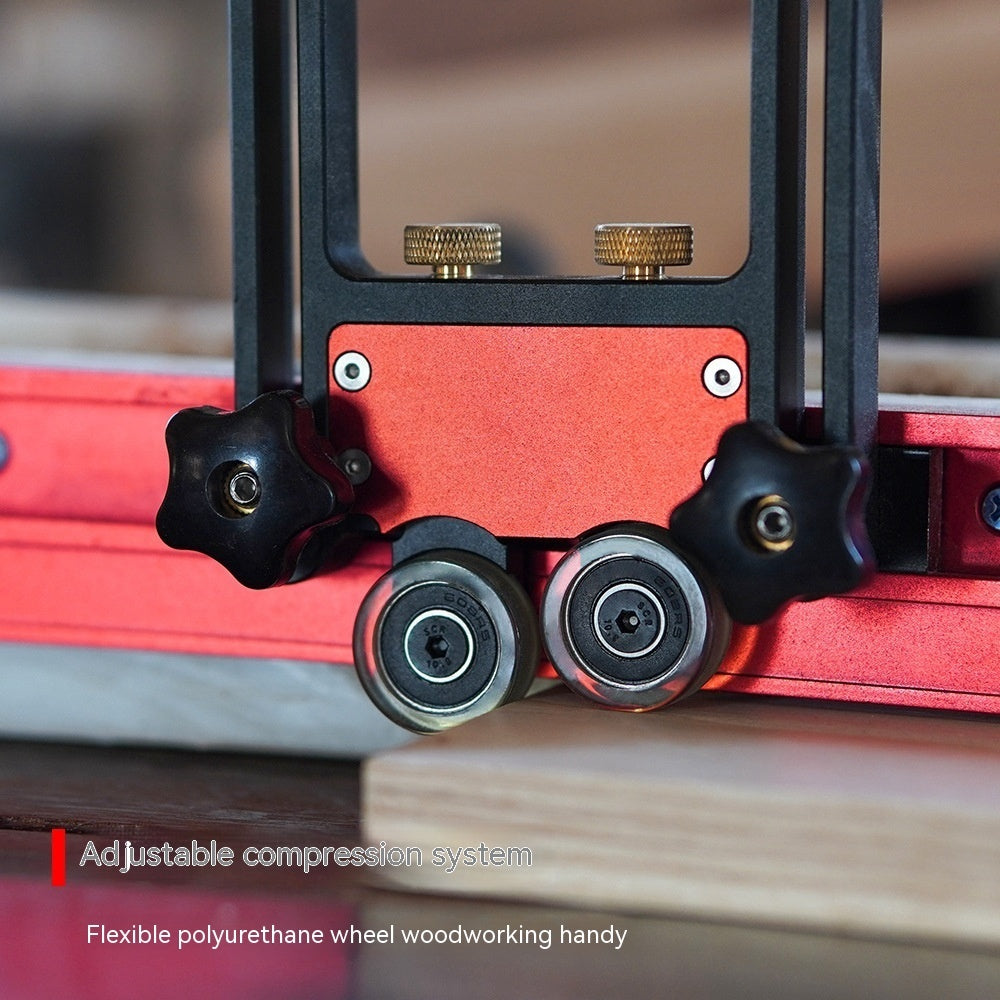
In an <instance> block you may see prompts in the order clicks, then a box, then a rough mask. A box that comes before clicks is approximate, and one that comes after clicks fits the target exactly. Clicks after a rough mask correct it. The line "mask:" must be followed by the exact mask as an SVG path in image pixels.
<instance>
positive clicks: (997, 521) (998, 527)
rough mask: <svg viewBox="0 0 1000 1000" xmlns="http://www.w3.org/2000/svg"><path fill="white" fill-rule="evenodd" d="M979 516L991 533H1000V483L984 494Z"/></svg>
mask: <svg viewBox="0 0 1000 1000" xmlns="http://www.w3.org/2000/svg"><path fill="white" fill-rule="evenodd" d="M979 515H980V517H981V518H982V519H983V524H985V525H986V527H987V528H989V529H990V531H996V532H1000V483H997V484H996V485H994V486H991V487H990V488H989V489H988V490H987V491H986V493H985V494H984V496H983V500H982V503H981V504H980V505H979Z"/></svg>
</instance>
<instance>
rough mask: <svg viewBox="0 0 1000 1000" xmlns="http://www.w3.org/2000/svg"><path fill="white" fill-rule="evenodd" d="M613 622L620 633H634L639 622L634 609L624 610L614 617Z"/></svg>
mask: <svg viewBox="0 0 1000 1000" xmlns="http://www.w3.org/2000/svg"><path fill="white" fill-rule="evenodd" d="M615 624H616V625H617V626H618V631H619V632H621V633H622V635H635V633H636V631H637V629H638V628H639V625H640V624H641V622H640V620H639V616H638V615H637V614H636V613H635V612H634V611H628V610H625V611H622V613H621V614H620V615H619V616H618V617H617V618H616V619H615Z"/></svg>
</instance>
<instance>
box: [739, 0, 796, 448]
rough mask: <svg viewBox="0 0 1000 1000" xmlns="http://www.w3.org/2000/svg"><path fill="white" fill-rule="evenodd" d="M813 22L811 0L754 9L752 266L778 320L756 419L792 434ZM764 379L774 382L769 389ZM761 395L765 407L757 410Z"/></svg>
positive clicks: (755, 389)
mask: <svg viewBox="0 0 1000 1000" xmlns="http://www.w3.org/2000/svg"><path fill="white" fill-rule="evenodd" d="M807 22H808V14H807V4H806V3H805V2H804V0H755V2H754V4H753V22H752V39H751V51H752V57H753V58H752V75H751V81H750V84H751V92H752V101H751V108H752V116H751V146H750V157H751V161H750V178H751V189H750V254H751V256H750V261H749V262H748V263H750V264H751V265H752V266H753V268H754V281H753V283H754V284H755V285H757V286H758V287H759V288H760V289H762V290H763V289H765V288H766V289H767V292H768V294H769V296H770V301H768V302H765V303H762V305H761V307H760V308H759V309H758V313H759V315H761V316H765V317H768V318H769V319H773V328H772V329H771V330H770V331H766V333H767V334H768V335H769V337H770V338H771V344H770V345H769V346H770V347H771V350H770V351H769V352H766V353H768V354H770V358H769V359H765V358H764V357H759V358H758V363H757V365H756V366H755V365H754V359H753V357H751V372H750V375H751V378H750V393H751V416H752V417H753V418H754V419H763V420H768V421H775V422H777V423H778V424H779V425H780V426H781V428H782V430H784V431H785V432H786V433H787V434H791V435H793V436H794V435H796V434H797V433H798V431H799V430H800V426H799V425H800V422H801V418H802V410H803V406H804V399H803V395H804V394H803V386H804V381H805V360H804V341H805V336H804V330H805V148H806V31H807ZM751 294H753V292H751ZM762 339H763V340H764V342H765V343H766V341H767V337H764V338H762ZM759 353H760V352H758V354H759ZM765 360H768V361H769V364H767V366H766V367H765V365H764V363H763V362H764V361H765ZM765 378H766V379H772V380H773V383H772V384H771V385H768V386H767V387H766V390H765V386H763V385H762V384H761V382H762V381H763V379H765ZM759 398H763V399H764V400H766V401H767V402H766V403H765V405H764V406H760V405H757V399H759Z"/></svg>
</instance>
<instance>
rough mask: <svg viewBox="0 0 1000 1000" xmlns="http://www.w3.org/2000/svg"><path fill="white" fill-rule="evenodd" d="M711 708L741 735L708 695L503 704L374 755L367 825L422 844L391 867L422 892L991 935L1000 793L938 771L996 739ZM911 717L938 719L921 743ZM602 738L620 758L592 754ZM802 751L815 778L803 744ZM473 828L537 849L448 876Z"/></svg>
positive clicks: (796, 711) (843, 928)
mask: <svg viewBox="0 0 1000 1000" xmlns="http://www.w3.org/2000/svg"><path fill="white" fill-rule="evenodd" d="M723 704H724V705H725V711H726V714H728V716H729V717H730V720H731V721H734V717H735V716H741V717H742V719H743V723H744V726H743V731H742V735H741V733H740V729H739V726H738V725H735V724H734V725H730V726H728V727H727V726H724V725H719V724H717V723H712V722H711V721H708V722H706V721H705V719H704V715H705V713H706V707H705V702H704V701H703V702H700V703H698V704H695V705H692V706H691V707H690V708H686V707H685V706H679V707H677V708H676V709H674V710H673V713H672V714H673V719H674V721H673V722H671V721H670V719H669V718H668V717H667V714H666V713H663V714H662V715H661V716H645V717H642V718H636V717H628V716H607V715H605V713H600V714H599V715H597V716H595V715H594V713H593V712H592V711H590V710H589V709H588V708H587V707H582V706H579V705H578V704H577V703H576V702H575V701H574V700H572V699H571V698H570V697H569V696H568V695H566V694H564V693H559V694H556V695H555V696H554V697H553V696H546V697H545V698H544V699H543V700H541V701H539V700H535V701H534V703H522V704H520V705H518V706H509V707H508V708H507V709H504V710H503V714H504V715H505V716H506V718H505V719H502V720H501V721H500V722H499V723H498V721H497V720H493V721H492V722H490V721H489V720H483V721H484V725H482V726H477V724H476V723H473V724H471V725H470V726H468V727H465V729H463V730H461V731H459V732H458V733H454V734H449V736H446V737H445V738H444V739H440V740H439V739H437V738H433V739H430V740H425V741H422V742H419V743H417V744H415V745H412V746H411V747H408V748H403V749H402V750H400V751H392V752H390V753H387V754H383V755H380V756H378V757H375V758H373V759H371V760H369V761H368V762H367V764H366V767H365V772H364V776H363V803H362V816H363V823H364V830H365V836H366V838H367V840H368V842H378V841H379V840H385V841H387V842H388V843H395V844H400V845H406V846H413V847H417V848H419V849H420V851H421V853H422V857H423V863H422V864H421V865H419V866H417V865H411V866H409V867H400V868H396V869H389V870H387V871H386V872H385V874H386V876H387V877H388V878H389V879H390V880H391V881H393V882H394V883H395V884H397V885H401V886H403V887H406V888H412V889H416V890H420V891H431V892H446V893H459V894H473V895H479V896H497V897H502V898H519V899H526V900H532V901H538V902H549V903H551V902H556V903H562V904H569V905H575V906H586V907H597V908H603V909H608V910H614V911H624V912H642V913H661V914H666V915H674V916H694V917H699V918H711V919H724V920H736V921H741V922H759V923H766V924H778V925H794V926H803V927H809V928H814V929H823V930H828V931H835V932H842V933H852V934H879V935H886V936H892V937H904V938H918V939H932V940H948V941H961V942H963V943H967V944H976V945H984V944H996V943H997V942H1000V846H998V845H1000V836H998V835H1000V808H998V804H997V802H996V800H995V797H993V796H992V795H991V794H984V796H983V797H982V799H977V798H976V796H975V795H974V794H973V793H972V792H971V790H970V791H969V793H968V794H965V793H960V794H954V791H955V790H954V788H949V786H948V782H949V773H950V772H954V775H953V776H954V777H955V778H956V780H958V781H959V783H961V774H960V772H963V771H967V769H968V768H969V767H970V766H971V767H972V768H973V770H976V769H977V768H979V769H985V770H989V769H991V768H995V767H996V765H997V763H998V761H1000V753H991V752H984V749H983V748H982V747H981V746H978V747H977V746H969V745H968V744H967V743H966V738H967V735H968V734H967V733H966V732H965V730H966V729H967V728H968V727H967V725H959V726H958V727H957V728H956V727H951V728H953V729H955V733H954V735H955V739H954V742H953V743H951V744H950V745H949V744H948V743H947V741H943V740H942V736H941V726H940V725H939V724H938V723H939V721H940V720H938V719H936V718H933V717H930V716H902V715H900V714H898V713H890V718H891V719H892V720H893V721H894V727H895V729H896V730H897V731H900V732H901V731H905V730H909V731H910V733H911V735H912V737H913V738H912V739H911V740H905V739H900V740H899V741H898V742H894V741H890V744H889V745H888V746H886V745H881V746H880V745H879V741H878V739H877V738H874V737H873V736H872V735H871V733H870V730H871V724H872V714H873V713H870V712H846V711H843V710H841V711H838V712H837V713H835V717H836V719H837V721H838V726H837V727H836V728H835V731H833V732H827V733H826V734H825V735H824V734H823V733H822V732H820V733H818V734H817V735H816V736H815V737H813V738H812V742H811V745H804V742H805V741H804V736H803V732H801V731H799V732H797V731H796V725H795V722H796V719H798V720H799V722H801V721H802V720H803V719H804V720H805V721H806V722H808V721H809V718H810V714H809V710H803V709H802V708H801V706H797V705H794V704H789V705H786V706H776V705H774V704H773V703H770V702H759V701H754V700H752V699H747V700H746V701H744V702H737V703H734V702H732V701H730V702H725V703H723V702H720V705H723ZM734 704H736V706H737V710H736V711H735V712H734V711H733V705H734ZM782 708H784V709H785V710H786V711H782ZM803 711H805V716H803V714H802V713H803ZM685 714H686V716H687V717H686V718H685ZM595 719H597V720H601V721H600V723H599V724H598V725H596V726H595V725H592V726H590V729H591V730H592V731H593V732H592V736H593V740H594V741H595V742H590V739H591V737H590V735H588V728H587V724H588V723H591V722H593V721H595ZM945 721H946V723H947V720H945ZM958 721H959V722H962V723H970V724H972V725H975V722H974V720H958ZM852 722H853V723H854V729H855V733H854V736H853V737H852V736H851V728H852V725H851V723H852ZM924 723H926V724H927V725H926V726H923V724H924ZM987 725H988V724H987ZM922 727H923V728H927V729H930V730H936V732H935V733H932V734H931V735H932V738H931V740H930V742H929V743H928V744H927V745H924V744H922V743H921V742H920V740H919V730H920V729H921V728H922ZM948 728H949V726H948V725H947V724H946V725H945V726H944V730H945V731H947V730H948ZM477 730H478V731H477ZM637 730H639V731H641V732H642V737H641V740H637V739H636V738H635V733H636V731H637ZM614 731H617V732H618V734H619V737H620V739H619V741H618V744H617V745H615V744H614V743H613V742H612V739H613V736H611V735H609V734H612V733H613V732H614ZM993 732H995V730H993ZM901 734H902V733H901ZM702 736H708V737H720V736H722V737H723V738H722V739H718V740H716V739H714V738H707V739H701V738H700V737H702ZM560 737H562V739H560ZM630 740H632V746H633V747H634V749H635V750H636V752H637V754H639V753H641V754H643V755H644V758H642V759H640V758H639V757H637V758H636V760H635V763H634V766H630V765H629V764H628V762H627V756H628V755H627V753H626V754H625V755H624V757H623V756H622V754H621V750H622V745H623V744H624V746H625V747H626V748H628V746H629V741H630ZM595 746H596V747H597V748H598V754H599V755H600V752H601V748H602V747H603V748H606V750H607V753H608V755H609V756H611V757H613V758H615V759H616V760H617V761H618V764H617V766H616V767H614V768H605V767H595V766H594V765H593V757H592V756H591V755H590V750H591V749H593V747H595ZM803 753H805V757H806V763H807V767H808V766H812V767H814V768H815V770H816V773H815V781H814V782H812V783H809V782H808V781H805V780H803V769H802V768H801V767H800V766H799V765H798V763H797V760H796V758H797V756H798V757H801V755H802V754H803ZM824 757H826V759H827V760H828V762H829V767H830V769H842V768H844V767H845V766H846V767H848V770H850V764H851V762H852V761H853V762H854V764H855V765H857V770H856V771H855V772H854V773H853V774H847V775H844V774H843V773H840V774H837V773H832V771H831V770H827V771H824V770H823V766H822V760H823V759H824ZM741 758H742V760H743V762H744V763H747V762H748V761H749V763H750V765H751V766H750V770H749V772H748V770H747V769H746V768H740V767H739V766H735V764H734V768H733V772H734V773H733V774H732V776H731V777H727V775H726V768H725V767H724V766H723V767H721V768H720V762H721V763H722V764H723V765H724V764H725V762H726V761H727V760H731V761H734V762H735V761H737V760H739V759H741ZM868 759H873V763H874V765H875V767H876V770H877V772H878V774H879V775H880V776H881V778H880V780H884V781H886V782H887V787H886V788H885V794H884V795H881V796H880V795H877V794H873V785H872V783H871V782H870V781H868V780H866V777H865V775H866V772H865V764H866V760H868ZM623 761H624V762H623ZM678 761H679V762H680V764H681V765H682V766H672V762H673V763H677V762H678ZM768 761H769V762H770V763H768ZM574 762H576V763H575V764H574ZM588 762H589V763H588ZM810 762H811V763H810ZM755 769H756V770H757V771H758V777H757V779H756V780H755V779H754V777H753V771H754V770H755ZM984 773H985V772H984ZM890 782H891V784H888V783H890ZM935 788H939V789H940V794H935ZM480 844H485V845H486V846H487V847H499V848H502V849H505V848H508V847H527V848H528V849H530V851H531V853H532V864H531V866H530V868H529V867H526V866H524V865H520V866H518V865H509V866H508V865H505V866H486V867H484V866H482V865H475V866H467V865H464V864H463V865H458V866H455V868H454V870H453V871H451V872H449V871H447V868H448V867H449V866H450V865H451V862H450V861H448V860H447V858H448V856H445V858H446V863H445V864H444V865H440V866H439V865H436V864H435V863H434V851H435V849H439V850H440V849H442V848H448V847H450V848H452V849H453V850H457V849H458V848H459V847H460V846H473V847H477V846H478V845H480Z"/></svg>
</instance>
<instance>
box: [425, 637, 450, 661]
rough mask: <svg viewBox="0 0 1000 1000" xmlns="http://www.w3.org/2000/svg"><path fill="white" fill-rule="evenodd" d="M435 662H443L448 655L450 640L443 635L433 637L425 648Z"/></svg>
mask: <svg viewBox="0 0 1000 1000" xmlns="http://www.w3.org/2000/svg"><path fill="white" fill-rule="evenodd" d="M424 648H425V649H426V650H427V655H428V656H429V657H431V659H433V660H443V659H444V658H445V657H446V656H447V655H448V649H449V646H448V640H447V639H446V638H445V637H444V636H443V635H432V636H431V637H430V638H429V639H428V640H427V645H426V646H425V647H424Z"/></svg>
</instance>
